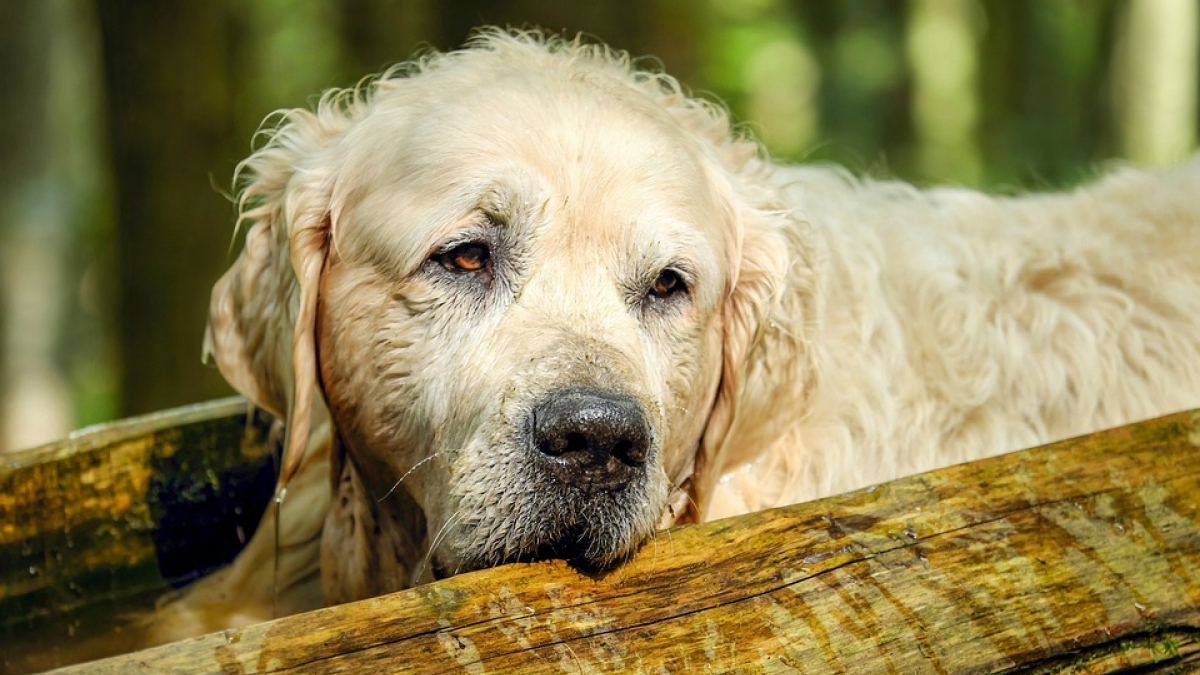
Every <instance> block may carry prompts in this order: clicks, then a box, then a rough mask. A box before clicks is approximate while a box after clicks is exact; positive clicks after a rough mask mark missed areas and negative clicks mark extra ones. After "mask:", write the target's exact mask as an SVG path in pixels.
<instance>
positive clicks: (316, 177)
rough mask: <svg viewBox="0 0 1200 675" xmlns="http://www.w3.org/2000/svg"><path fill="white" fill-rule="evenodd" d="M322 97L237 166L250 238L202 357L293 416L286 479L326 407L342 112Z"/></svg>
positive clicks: (246, 391) (225, 285)
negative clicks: (324, 291)
mask: <svg viewBox="0 0 1200 675" xmlns="http://www.w3.org/2000/svg"><path fill="white" fill-rule="evenodd" d="M322 103H323V105H322V107H321V108H320V109H319V110H318V112H317V113H312V112H309V111H305V110H294V111H290V112H288V113H286V114H285V115H284V117H283V121H282V123H281V124H280V126H279V127H278V128H277V129H276V130H275V132H274V134H273V135H272V137H271V140H270V141H269V142H268V143H267V144H266V146H264V147H263V148H261V149H259V150H258V151H256V152H255V153H254V154H253V155H251V156H250V157H249V158H248V159H246V160H245V161H244V162H242V164H241V165H240V166H239V167H238V177H239V179H240V180H244V181H245V187H244V188H243V190H242V192H241V195H240V197H239V202H238V205H239V209H240V211H241V214H240V217H239V219H238V223H239V226H241V225H246V224H248V225H249V229H248V230H247V232H246V244H245V248H244V249H243V251H242V253H241V255H240V256H239V257H238V259H237V261H236V262H234V264H233V266H232V267H230V269H229V270H228V271H227V272H226V273H225V275H224V276H223V277H221V279H220V281H218V282H217V284H216V285H215V286H214V287H213V294H212V301H211V304H210V307H209V318H208V328H207V330H206V331H205V336H204V352H205V356H206V357H207V356H209V355H211V356H212V357H213V358H214V359H215V361H216V364H217V367H218V368H219V369H220V371H221V374H222V375H224V376H225V379H227V380H228V381H229V383H230V384H231V385H233V387H234V388H235V389H237V390H238V391H239V392H241V393H242V394H243V395H244V396H246V398H248V399H250V401H252V402H253V403H255V404H257V405H259V406H262V407H263V408H265V409H267V410H269V411H270V412H271V413H273V414H274V415H276V416H277V417H280V418H282V419H285V420H286V422H287V438H286V441H285V443H284V460H283V467H282V471H281V473H280V486H281V488H282V487H283V486H286V484H287V481H288V479H290V478H291V475H292V474H293V473H294V472H295V470H296V468H297V467H298V466H299V464H300V460H301V459H302V458H303V455H304V448H305V447H306V444H307V442H308V436H309V433H310V431H311V430H312V428H313V416H314V415H316V414H323V410H324V404H323V401H322V400H321V399H319V398H318V397H319V396H320V395H321V394H320V391H319V388H318V378H317V372H318V369H317V355H316V344H315V342H316V337H315V336H316V330H315V329H316V325H315V324H316V313H317V312H316V310H317V301H318V289H319V287H320V276H321V270H322V269H323V267H324V263H325V256H326V251H327V249H328V240H329V231H330V218H331V215H330V214H331V204H330V194H331V189H332V182H333V170H332V168H331V161H330V159H329V158H330V152H329V146H330V142H331V141H332V139H333V138H334V137H336V135H337V134H338V133H340V131H341V128H340V127H342V126H343V125H342V124H339V122H341V121H343V120H342V119H340V118H339V117H338V116H337V115H336V114H335V113H336V111H335V110H333V109H332V108H331V107H329V106H325V105H324V103H325V102H324V101H323V102H322ZM323 118H328V119H323ZM314 399H315V400H314Z"/></svg>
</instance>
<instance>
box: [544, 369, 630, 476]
mask: <svg viewBox="0 0 1200 675" xmlns="http://www.w3.org/2000/svg"><path fill="white" fill-rule="evenodd" d="M533 442H534V444H535V445H536V446H537V449H538V450H539V451H541V453H542V454H543V455H545V456H546V457H547V458H548V459H549V460H550V461H549V462H548V463H549V465H550V468H551V471H552V472H553V473H554V474H555V475H557V477H558V478H559V480H561V481H563V482H564V483H568V484H572V485H577V486H579V487H581V488H583V489H585V490H587V491H588V492H591V491H592V490H597V489H599V490H615V489H619V488H621V487H622V486H624V485H625V484H626V483H628V482H629V480H631V479H632V478H634V477H635V476H636V475H637V473H638V472H639V471H640V469H641V467H642V465H644V464H645V463H646V453H647V452H648V451H649V449H650V425H649V424H648V423H647V421H646V415H645V413H643V412H642V406H641V405H639V404H638V403H637V402H636V401H634V400H633V399H632V398H630V397H628V396H622V395H618V394H612V393H609V392H602V391H597V390H590V389H570V390H566V391H561V392H557V393H554V394H551V395H550V396H548V397H547V398H546V400H544V401H542V403H541V404H539V405H538V406H537V407H536V408H535V409H534V411H533Z"/></svg>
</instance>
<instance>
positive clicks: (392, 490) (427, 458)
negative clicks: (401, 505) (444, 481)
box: [375, 451, 442, 504]
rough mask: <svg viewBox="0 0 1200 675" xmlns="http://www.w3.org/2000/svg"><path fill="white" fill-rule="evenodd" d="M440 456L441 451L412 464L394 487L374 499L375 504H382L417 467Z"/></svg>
mask: <svg viewBox="0 0 1200 675" xmlns="http://www.w3.org/2000/svg"><path fill="white" fill-rule="evenodd" d="M441 454H442V453H441V451H438V452H435V453H433V454H432V455H430V456H428V457H426V458H425V459H422V460H421V461H419V462H417V463H416V464H413V465H412V467H411V468H410V469H409V470H408V471H405V472H404V475H403V476H400V480H398V481H396V483H395V484H394V485H392V489H390V490H388V491H387V492H386V493H384V495H383V496H382V497H380V498H379V499H376V500H375V503H376V504H378V503H379V502H382V501H383V500H385V499H387V498H388V497H390V496H391V494H392V493H393V492H395V491H396V488H398V487H400V484H401V483H403V482H404V479H405V478H408V475H409V474H410V473H412V472H414V471H416V470H417V467H419V466H421V465H422V464H424V463H426V462H428V461H429V460H431V459H433V458H435V457H437V456H439V455H441Z"/></svg>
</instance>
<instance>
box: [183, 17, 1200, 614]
mask: <svg viewBox="0 0 1200 675" xmlns="http://www.w3.org/2000/svg"><path fill="white" fill-rule="evenodd" d="M241 175H242V177H243V178H244V179H245V181H246V184H245V188H244V191H243V192H242V197H241V205H242V222H243V223H244V224H245V225H247V226H248V227H249V229H248V233H247V242H246V247H245V250H244V252H243V253H242V255H241V257H240V258H239V259H238V261H237V262H236V263H235V264H234V265H233V267H232V268H231V269H230V270H229V272H228V274H226V275H225V277H224V278H223V279H222V280H221V281H220V283H219V284H218V285H217V287H216V288H215V290H214V293H213V305H212V312H211V321H210V327H209V328H210V330H209V334H208V342H207V344H208V348H209V350H210V351H211V353H212V354H213V355H214V356H215V358H216V362H217V364H218V365H219V367H220V369H221V371H222V372H223V373H224V374H225V376H226V377H227V378H228V379H229V381H230V382H231V383H232V384H233V385H234V386H235V387H236V388H238V390H239V391H241V392H243V393H244V394H245V395H246V396H247V397H248V398H249V399H250V400H252V401H253V402H255V403H256V404H258V405H261V406H263V407H265V408H266V409H268V410H270V411H272V412H274V413H275V414H276V415H278V416H280V417H282V418H284V419H286V420H287V424H288V427H289V438H288V442H287V450H286V452H287V460H286V462H285V472H284V474H285V475H284V481H285V482H287V481H288V480H289V478H291V476H292V475H293V474H295V473H296V471H297V469H298V470H299V476H300V478H297V479H294V480H291V482H290V483H289V484H288V487H287V490H288V492H289V494H288V496H287V498H286V499H285V500H284V507H283V508H284V510H283V520H282V527H283V530H282V531H283V534H282V535H280V537H281V539H282V540H283V541H284V542H285V544H286V543H288V542H289V541H303V540H307V539H311V538H313V537H315V536H316V534H317V533H318V532H319V531H320V530H321V523H320V516H319V515H318V514H319V513H320V512H324V511H326V510H327V512H328V515H327V518H326V520H325V523H324V526H323V527H324V532H323V534H322V535H321V537H322V538H323V540H324V541H323V544H322V548H323V555H322V556H321V574H322V576H323V578H324V589H325V597H326V600H327V601H329V602H341V601H346V600H350V599H354V598H361V597H365V596H369V595H372V594H378V593H382V592H386V591H390V590H394V589H399V588H403V587H406V586H409V585H412V584H416V583H420V582H422V581H425V580H428V579H429V578H431V574H432V572H433V570H435V569H436V570H440V571H442V572H443V573H454V572H456V571H460V570H466V569H473V568H478V567H482V566H488V565H493V564H497V563H501V562H505V561H511V560H517V559H523V558H527V557H535V556H539V555H546V554H551V555H553V554H554V553H555V552H556V551H558V552H560V553H562V554H563V555H571V556H578V557H582V558H584V559H586V560H588V561H590V562H592V563H597V564H611V563H613V562H615V561H619V560H620V559H621V558H622V557H624V556H626V555H628V554H630V552H632V551H633V550H635V549H636V548H637V546H638V545H639V544H640V543H641V542H642V541H643V540H645V539H646V538H648V537H650V536H652V533H653V532H654V530H655V528H656V527H657V526H659V525H661V524H671V523H674V522H681V521H693V520H706V519H712V518H718V517H724V516H731V515H735V514H740V513H745V512H748V511H753V510H757V509H763V508H767V507H771V506H777V505H782V504H788V503H792V502H796V501H801V500H808V499H813V498H816V497H820V496H822V495H828V494H831V493H836V492H839V491H845V490H849V489H852V488H856V487H860V486H865V485H868V484H872V483H876V482H880V481H886V480H888V479H891V478H895V477H897V476H900V475H903V474H909V473H913V472H918V471H924V470H928V469H932V468H935V467H939V466H944V465H947V464H951V463H955V462H961V461H965V460H970V459H974V458H979V457H984V456H987V455H992V454H996V453H1001V452H1005V451H1010V450H1015V449H1018V448H1024V447H1028V446H1032V445H1036V444H1039V443H1044V442H1047V441H1051V440H1054V439H1058V438H1063V437H1066V436H1071V435H1074V434H1081V433H1084V432H1088V431H1094V430H1097V429H1100V428H1103V427H1110V426H1114V425H1119V424H1123V423H1127V422H1131V421H1134V420H1137V419H1139V418H1144V417H1147V416H1152V415H1155V414H1158V413H1165V412H1169V411H1174V410H1177V409H1182V408H1185V407H1188V406H1196V405H1200V198H1198V195H1200V162H1197V161H1195V160H1193V161H1192V162H1190V163H1189V164H1187V165H1185V166H1182V167H1180V168H1177V169H1175V170H1172V171H1166V172H1160V173H1148V172H1141V171H1135V170H1128V169H1125V170H1117V171H1113V172H1111V173H1110V174H1109V175H1107V176H1105V177H1103V178H1102V179H1100V180H1099V181H1097V182H1096V183H1094V184H1092V185H1089V186H1087V187H1084V188H1081V189H1078V190H1075V191H1073V192H1070V193H1066V194H1055V195H1039V196H1028V197H1021V198H1007V197H993V196H987V195H984V194H980V193H978V192H974V191H971V190H965V189H953V188H944V189H935V190H929V191H921V190H917V189H914V188H912V187H909V186H907V185H904V184H901V183H896V182H885V181H871V180H860V179H856V178H853V177H851V176H849V175H848V174H846V173H845V172H843V171H840V170H837V169H831V168H801V167H784V166H779V165H775V164H772V163H771V162H769V161H767V160H766V159H764V157H763V153H762V152H760V149H759V148H758V146H757V145H756V144H755V143H754V142H753V141H751V140H749V139H747V138H744V137H741V136H739V135H738V134H736V133H734V132H733V131H732V130H731V128H730V123H729V121H728V118H727V115H726V114H725V112H724V111H723V110H722V109H720V108H719V107H717V106H714V105H711V104H709V103H705V102H702V101H699V100H696V99H694V98H691V97H689V96H687V95H686V94H685V93H683V92H682V91H681V89H680V86H679V85H678V83H676V81H675V80H673V79H671V78H670V77H668V76H666V75H663V74H659V73H650V72H644V71H640V70H638V69H637V68H636V67H634V66H633V65H631V62H630V60H629V59H628V58H627V57H626V56H625V55H623V54H620V53H616V52H613V51H611V50H608V49H606V48H604V47H599V46H587V45H581V44H579V43H577V42H568V41H563V40H559V39H553V38H543V37H540V36H537V35H530V34H523V33H509V32H496V31H494V32H487V33H484V34H482V35H481V36H480V37H478V38H477V39H476V40H475V41H474V42H472V44H471V45H470V46H469V47H468V48H467V49H465V50H463V51H459V52H454V53H450V54H443V55H435V56H429V57H426V58H424V59H422V60H420V61H419V62H416V63H413V64H409V65H408V66H406V67H404V68H402V69H400V70H394V71H391V72H389V73H387V74H385V75H384V76H382V77H381V78H379V79H378V80H376V81H374V82H372V83H370V84H368V85H365V86H364V87H362V88H361V89H359V90H355V91H346V92H334V93H331V94H327V95H326V96H325V97H324V98H323V99H322V100H321V103H320V105H319V106H318V108H317V110H316V111H315V112H309V111H307V110H293V111H289V112H286V113H284V114H283V116H282V118H281V120H280V124H279V125H278V126H277V127H276V128H275V129H274V130H273V131H272V132H271V134H270V140H269V142H268V143H267V144H266V145H265V147H263V148H262V149H260V150H258V151H257V152H256V153H254V155H253V156H252V157H250V158H249V159H248V160H246V162H245V163H244V164H243V166H242V169H241ZM469 241H477V242H481V243H484V244H486V245H487V246H488V247H489V248H490V250H491V252H492V259H491V263H490V264H491V267H489V268H487V269H486V270H484V271H483V273H471V274H462V273H456V272H453V271H451V270H450V268H449V267H446V266H445V265H444V264H442V262H441V261H443V257H442V256H443V254H444V253H445V251H447V250H450V249H451V248H453V247H454V246H456V245H458V244H461V243H463V242H469ZM663 270H671V271H673V272H675V273H677V274H678V277H679V279H681V281H682V283H685V284H686V289H685V290H684V291H682V292H677V293H675V294H673V295H667V296H664V297H659V296H657V295H655V294H654V293H651V292H649V291H648V289H650V288H651V287H652V286H653V285H654V283H655V281H656V277H657V275H659V274H660V273H662V272H663ZM481 274H482V275H481ZM576 387H586V388H588V389H589V390H600V391H605V392H615V393H616V395H620V396H623V397H625V398H626V399H628V400H630V401H633V402H635V404H636V405H637V406H639V407H640V409H641V410H642V411H643V412H644V415H645V418H646V420H647V423H648V425H649V429H650V443H649V447H648V449H647V458H646V462H645V466H644V467H642V468H641V469H639V471H640V473H637V475H636V478H635V479H633V480H631V481H629V484H628V485H625V486H623V487H621V488H620V489H614V490H590V489H586V488H585V486H580V485H575V484H571V483H569V482H566V483H563V482H558V483H556V482H555V481H553V480H550V479H548V478H547V477H546V474H545V473H544V472H540V470H539V469H538V468H537V466H535V465H536V462H537V461H538V460H536V456H537V455H538V452H537V451H536V449H535V448H532V447H531V443H530V441H529V438H528V433H527V431H526V429H527V425H529V424H530V422H529V419H530V416H531V411H533V410H534V409H536V408H537V406H539V405H540V404H542V403H543V402H544V401H546V400H548V399H553V398H554V397H555V396H559V395H560V394H561V393H562V392H564V391H569V390H571V389H572V388H576ZM330 429H332V432H330ZM306 448H307V449H306ZM325 471H328V472H329V475H330V476H331V483H330V485H331V486H332V492H331V493H329V492H328V491H326V490H325V489H324V488H323V487H322V486H320V485H319V483H320V481H315V480H313V479H312V476H313V475H314V474H320V473H322V472H325ZM305 477H307V487H305V488H304V489H302V490H300V489H298V488H297V486H298V485H300V484H301V483H303V482H304V481H305V480H306V478H305ZM330 494H332V500H330ZM327 505H329V506H328V508H327ZM289 509H292V511H289ZM273 513H274V512H273ZM289 513H292V514H294V515H289ZM272 517H273V516H272ZM275 527H276V523H274V522H270V521H268V522H267V523H265V524H264V526H263V527H262V528H260V532H259V534H258V535H257V536H256V538H255V543H252V544H251V546H250V549H249V550H248V552H247V553H246V554H244V556H243V558H242V560H240V561H239V562H238V564H237V565H235V566H234V568H233V569H232V570H231V571H229V572H227V573H226V575H225V577H224V578H223V580H222V581H221V583H223V584H225V588H226V589H228V588H230V587H237V586H240V587H241V590H240V591H239V595H240V596H241V597H246V595H245V594H246V593H247V592H248V590H247V589H246V588H245V587H247V586H252V587H257V588H259V589H262V588H263V587H266V589H268V590H269V589H272V588H274V587H275V586H274V584H272V583H271V581H270V578H271V576H272V574H274V573H275V572H274V570H275V569H276V568H275V567H273V566H272V565H271V564H267V563H265V562H264V561H267V560H269V559H270V556H271V555H272V554H273V550H274V548H273V545H274V542H275V538H274V537H275V536H276V535H275ZM284 548H285V552H286V551H287V550H289V549H288V548H287V546H285V547H284ZM296 550H297V551H301V552H302V551H303V547H300V548H297V549H296ZM297 555H298V558H297V562H295V563H289V564H285V565H283V566H282V569H284V572H282V573H281V575H280V576H281V578H280V579H279V581H280V582H282V583H283V584H284V585H287V584H291V583H293V582H294V581H296V580H297V579H300V578H302V577H304V576H305V575H306V574H307V575H311V574H312V573H313V571H314V565H315V557H314V556H312V555H308V554H297ZM308 598H309V602H311V601H312V596H308ZM266 604H267V605H268V606H269V604H270V603H269V602H267V603H266ZM301 604H303V603H301ZM227 619H228V617H226V620H227Z"/></svg>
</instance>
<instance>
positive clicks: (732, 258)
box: [678, 160, 795, 522]
mask: <svg viewBox="0 0 1200 675" xmlns="http://www.w3.org/2000/svg"><path fill="white" fill-rule="evenodd" d="M757 161H758V160H752V163H757ZM759 190H760V191H761V192H762V193H763V194H760V195H742V194H736V193H734V190H733V189H732V188H730V189H728V190H722V191H724V192H727V195H728V198H729V200H730V206H729V207H728V209H727V213H726V221H727V223H728V229H727V233H728V235H727V241H726V247H727V250H728V251H729V263H728V264H729V269H730V279H729V286H728V289H727V291H726V296H725V300H724V304H723V306H722V309H721V313H722V323H723V330H724V336H723V344H722V357H721V380H720V383H719V384H718V386H717V394H716V399H715V400H714V402H713V407H712V410H711V412H710V413H709V419H708V423H707V425H706V426H705V428H704V436H703V438H702V439H701V441H700V447H699V450H698V454H697V456H696V459H695V466H694V469H693V473H692V476H691V478H690V479H689V481H688V484H687V487H688V496H689V497H690V501H689V504H688V507H687V510H686V511H685V512H684V513H683V514H682V517H681V518H680V519H679V521H678V522H701V521H703V520H704V518H705V515H706V512H707V510H708V505H709V501H710V498H711V496H712V490H713V488H714V486H715V485H716V484H717V481H718V480H719V479H720V477H721V474H722V472H723V471H724V470H725V467H727V466H729V465H731V464H735V463H737V462H739V461H743V460H742V458H741V457H740V456H739V455H738V453H750V454H751V456H752V453H754V452H755V450H756V449H755V448H731V447H730V446H731V444H730V443H729V440H730V430H731V429H732V428H733V425H734V421H735V419H736V418H737V416H738V415H739V414H744V412H742V411H739V408H742V407H744V403H743V401H742V399H743V398H744V396H743V394H744V392H745V384H746V383H745V377H746V375H747V371H748V370H749V368H750V366H751V364H752V360H753V356H754V351H755V348H756V347H757V346H758V343H759V339H760V337H761V336H762V331H763V328H764V326H765V325H766V324H767V322H768V321H770V317H771V316H772V314H773V313H774V311H775V309H776V306H777V304H778V301H779V298H780V292H781V290H782V289H783V286H784V283H785V277H786V276H787V274H788V270H789V267H790V266H791V265H792V264H793V260H792V255H793V254H794V253H795V252H794V251H792V250H790V249H793V248H794V247H790V246H789V243H790V242H789V241H788V238H787V237H786V235H785V234H784V233H785V230H786V228H787V226H788V223H789V222H790V221H788V219H787V218H786V216H785V215H783V213H782V211H780V210H778V209H774V208H770V207H769V206H762V207H759V206H755V205H754V204H753V203H751V202H750V199H751V198H753V197H759V198H760V199H761V198H764V197H765V198H767V199H768V200H769V201H768V203H769V202H770V201H773V200H770V195H769V191H768V190H767V189H766V188H759ZM755 201H759V200H755Z"/></svg>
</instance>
